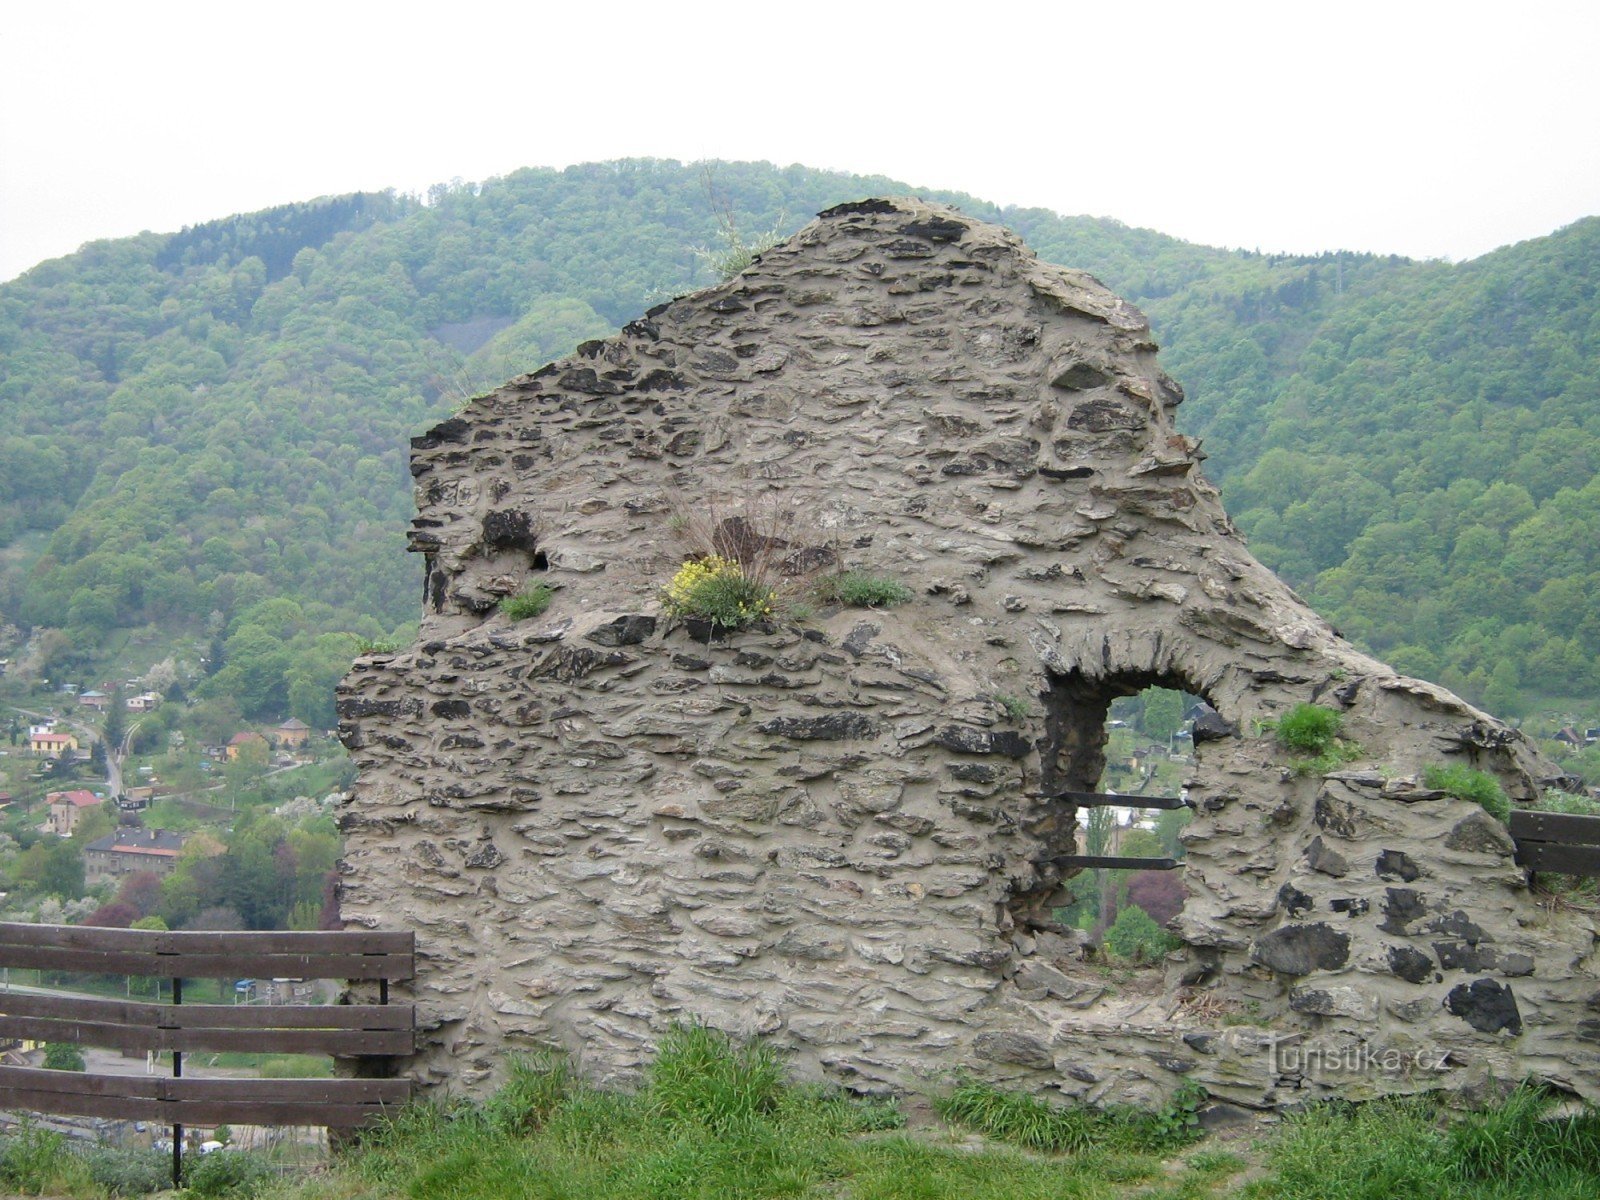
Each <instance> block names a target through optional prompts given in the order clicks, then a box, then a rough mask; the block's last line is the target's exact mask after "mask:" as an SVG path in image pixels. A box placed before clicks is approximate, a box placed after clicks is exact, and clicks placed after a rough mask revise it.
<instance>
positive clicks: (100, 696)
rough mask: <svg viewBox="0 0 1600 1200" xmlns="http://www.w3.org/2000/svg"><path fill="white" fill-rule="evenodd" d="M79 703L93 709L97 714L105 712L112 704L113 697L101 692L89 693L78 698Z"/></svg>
mask: <svg viewBox="0 0 1600 1200" xmlns="http://www.w3.org/2000/svg"><path fill="white" fill-rule="evenodd" d="M78 703H79V704H81V705H82V706H83V707H84V708H92V709H94V710H95V711H96V712H104V711H105V710H106V707H107V706H108V705H109V704H110V703H111V697H110V696H108V695H106V694H105V693H104V692H100V691H93V690H91V691H87V692H84V693H83V694H82V695H80V696H79V697H78Z"/></svg>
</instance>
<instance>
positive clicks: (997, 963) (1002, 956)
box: [928, 946, 1011, 971]
mask: <svg viewBox="0 0 1600 1200" xmlns="http://www.w3.org/2000/svg"><path fill="white" fill-rule="evenodd" d="M928 956H929V957H930V958H936V959H938V960H939V961H940V962H947V963H954V964H955V965H956V966H958V967H977V968H979V969H980V970H983V971H1000V970H1003V969H1004V968H1005V967H1007V966H1009V965H1010V964H1011V951H1010V950H1002V949H1000V948H998V947H993V948H988V949H978V950H952V949H950V948H949V947H948V946H930V947H928Z"/></svg>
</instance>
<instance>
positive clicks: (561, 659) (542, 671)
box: [529, 646, 637, 683]
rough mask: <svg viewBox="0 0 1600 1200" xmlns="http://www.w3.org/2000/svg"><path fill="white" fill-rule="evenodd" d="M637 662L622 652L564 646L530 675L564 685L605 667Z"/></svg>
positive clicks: (551, 654)
mask: <svg viewBox="0 0 1600 1200" xmlns="http://www.w3.org/2000/svg"><path fill="white" fill-rule="evenodd" d="M635 661H637V660H636V659H634V658H633V656H632V655H629V654H624V653H623V652H622V651H621V650H607V651H600V650H591V649H589V648H588V647H587V646H562V647H560V648H558V649H556V650H552V651H551V652H550V654H549V656H548V657H547V658H545V659H544V661H543V662H541V663H539V665H538V666H536V667H535V668H534V669H533V670H532V671H531V672H529V674H530V675H534V676H538V675H548V676H550V677H551V678H552V679H557V680H559V681H561V682H562V683H572V682H574V681H576V680H579V679H582V678H584V677H585V676H587V675H592V674H593V673H594V672H596V671H598V670H601V669H602V668H605V667H625V666H627V665H628V664H629V663H632V662H635Z"/></svg>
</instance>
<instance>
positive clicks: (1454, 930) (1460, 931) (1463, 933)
mask: <svg viewBox="0 0 1600 1200" xmlns="http://www.w3.org/2000/svg"><path fill="white" fill-rule="evenodd" d="M1428 932H1429V933H1442V934H1444V935H1445V936H1446V937H1452V938H1456V939H1458V940H1460V941H1463V942H1466V943H1467V944H1468V945H1469V946H1476V945H1477V944H1478V943H1479V942H1492V941H1494V939H1493V938H1492V937H1490V936H1489V935H1488V934H1486V933H1485V932H1484V931H1483V930H1482V929H1481V928H1480V927H1479V926H1478V925H1476V924H1475V923H1474V922H1473V920H1472V918H1471V917H1469V916H1467V914H1466V913H1464V912H1462V911H1461V910H1460V909H1459V908H1458V909H1456V911H1455V912H1453V913H1450V914H1449V915H1448V916H1444V917H1439V918H1438V919H1437V920H1434V921H1431V922H1429V924H1428Z"/></svg>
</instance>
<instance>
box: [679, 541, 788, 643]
mask: <svg viewBox="0 0 1600 1200" xmlns="http://www.w3.org/2000/svg"><path fill="white" fill-rule="evenodd" d="M777 601H778V595H777V593H776V592H775V591H773V589H771V588H769V587H767V586H765V585H764V584H761V583H757V582H756V581H755V580H753V579H751V578H750V577H749V576H748V575H746V574H745V572H744V568H743V567H741V566H740V565H739V564H738V563H737V562H735V561H733V560H732V559H729V558H723V557H722V556H721V555H718V554H708V555H705V556H703V557H701V558H695V559H690V560H689V561H688V562H686V563H684V564H683V566H681V567H679V568H678V571H677V573H676V574H675V575H673V577H672V581H671V582H670V583H668V584H667V586H666V587H664V588H662V589H661V602H662V605H663V606H664V607H665V608H666V610H667V612H668V613H670V614H671V615H672V616H675V617H699V618H701V619H702V620H706V621H710V622H711V623H712V624H713V625H720V626H722V627H723V628H724V629H738V628H740V627H742V626H745V625H749V624H752V623H754V622H756V621H759V620H762V619H763V618H765V617H770V616H771V615H772V613H773V611H774V609H775V608H776V606H777Z"/></svg>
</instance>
